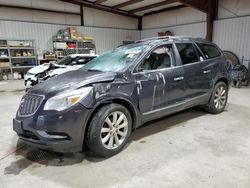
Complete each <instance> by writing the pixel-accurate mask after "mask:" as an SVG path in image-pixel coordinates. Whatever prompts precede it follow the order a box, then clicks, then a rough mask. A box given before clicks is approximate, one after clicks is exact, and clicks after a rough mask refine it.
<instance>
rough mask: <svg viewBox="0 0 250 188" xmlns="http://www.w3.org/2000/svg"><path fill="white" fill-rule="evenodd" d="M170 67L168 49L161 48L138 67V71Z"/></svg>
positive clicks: (165, 47)
mask: <svg viewBox="0 0 250 188" xmlns="http://www.w3.org/2000/svg"><path fill="white" fill-rule="evenodd" d="M168 67H171V58H170V48H169V47H167V46H161V47H158V48H156V49H155V50H154V51H153V52H152V53H151V55H150V56H149V57H148V58H147V59H146V60H145V61H144V62H143V63H142V64H141V65H140V70H156V69H164V68H168Z"/></svg>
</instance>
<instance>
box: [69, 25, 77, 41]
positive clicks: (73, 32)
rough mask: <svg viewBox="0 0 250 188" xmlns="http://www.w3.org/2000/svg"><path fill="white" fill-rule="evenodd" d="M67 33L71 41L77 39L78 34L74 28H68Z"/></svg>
mask: <svg viewBox="0 0 250 188" xmlns="http://www.w3.org/2000/svg"><path fill="white" fill-rule="evenodd" d="M69 31H70V37H71V39H73V40H77V38H78V33H77V29H76V27H70V28H69Z"/></svg>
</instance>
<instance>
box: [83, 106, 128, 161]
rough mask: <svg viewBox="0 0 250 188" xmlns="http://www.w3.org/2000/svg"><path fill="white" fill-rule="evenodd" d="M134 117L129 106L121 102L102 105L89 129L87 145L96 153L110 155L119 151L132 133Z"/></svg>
mask: <svg viewBox="0 0 250 188" xmlns="http://www.w3.org/2000/svg"><path fill="white" fill-rule="evenodd" d="M131 129H132V118H131V115H130V112H129V111H128V109H127V108H125V107H124V106H122V105H119V104H110V105H105V106H103V107H101V108H100V109H99V110H98V111H97V112H96V114H95V115H94V117H93V119H92V121H91V122H90V125H89V127H88V130H87V135H86V144H87V147H88V148H89V149H90V150H92V151H93V152H94V153H95V154H97V155H99V156H102V157H110V156H112V155H115V154H117V153H119V152H120V151H121V150H122V149H123V147H124V146H125V145H126V143H127V141H128V138H129V136H130V134H131Z"/></svg>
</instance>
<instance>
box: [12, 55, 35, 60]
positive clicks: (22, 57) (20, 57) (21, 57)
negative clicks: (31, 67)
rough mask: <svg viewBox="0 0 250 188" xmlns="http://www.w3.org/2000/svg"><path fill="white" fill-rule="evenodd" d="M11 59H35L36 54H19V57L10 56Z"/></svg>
mask: <svg viewBox="0 0 250 188" xmlns="http://www.w3.org/2000/svg"><path fill="white" fill-rule="evenodd" d="M10 58H11V59H29V58H31V59H35V58H36V56H18V57H10Z"/></svg>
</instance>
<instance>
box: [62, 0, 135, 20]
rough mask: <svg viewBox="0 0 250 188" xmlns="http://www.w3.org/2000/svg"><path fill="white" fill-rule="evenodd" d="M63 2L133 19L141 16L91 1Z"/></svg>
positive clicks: (67, 0) (69, 0)
mask: <svg viewBox="0 0 250 188" xmlns="http://www.w3.org/2000/svg"><path fill="white" fill-rule="evenodd" d="M61 1H63V2H67V3H72V4H77V5H82V6H84V7H89V8H93V9H97V10H102V11H106V12H110V13H114V14H119V15H123V16H128V17H132V18H139V16H137V15H135V14H133V13H130V12H127V11H124V10H119V9H114V8H112V7H108V6H105V5H99V4H95V3H93V2H90V1H83V0H61Z"/></svg>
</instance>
